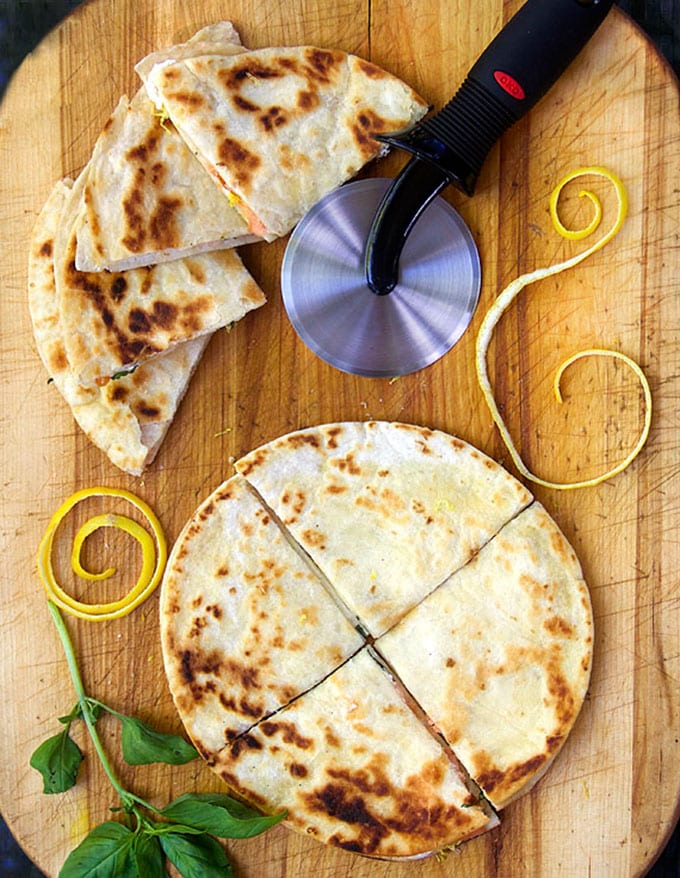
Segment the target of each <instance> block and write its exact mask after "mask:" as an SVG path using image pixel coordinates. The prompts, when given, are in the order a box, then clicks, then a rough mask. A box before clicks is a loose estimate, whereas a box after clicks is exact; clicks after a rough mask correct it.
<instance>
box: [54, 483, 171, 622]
mask: <svg viewBox="0 0 680 878" xmlns="http://www.w3.org/2000/svg"><path fill="white" fill-rule="evenodd" d="M88 497H116V498H119V499H123V500H126V501H127V502H128V503H131V504H132V505H133V506H134V507H135V508H137V509H138V510H139V511H140V512H141V513H142V514H143V515H144V517H145V518H146V520H147V522H148V524H149V525H150V527H151V530H152V532H153V535H152V534H150V533H149V531H148V530H147V529H146V528H145V527H143V526H142V525H141V524H140V523H139V522H137V521H135V520H134V519H131V518H128V517H127V516H125V515H118V514H115V513H104V514H102V515H96V516H94V517H92V518H89V519H88V520H87V521H86V522H85V523H84V524H83V525H82V526H81V527H80V528H79V530H78V532H77V533H76V536H75V538H74V542H73V549H72V552H71V566H72V568H73V571H74V573H75V574H76V575H77V576H79V577H81V578H83V579H86V580H89V581H94V580H103V579H108V578H109V577H110V576H112V575H113V574H114V573H115V568H113V567H109V568H107V569H106V570H103V571H101V572H100V573H92V572H91V571H89V570H86V569H85V568H84V567H83V564H82V561H81V554H82V548H83V545H84V543H85V540H86V539H87V537H88V536H90V534H93V533H94V532H95V531H96V530H99V529H100V528H102V527H117V528H120V529H121V530H123V531H125V532H126V533H128V534H130V536H132V537H133V538H134V539H136V540H137V542H138V543H139V544H140V546H141V549H142V569H141V571H140V573H139V576H138V578H137V582H136V583H135V585H134V586H133V588H132V589H130V591H129V592H128V593H127V594H126V595H125V596H124V597H123V598H121V599H120V600H117V601H110V602H108V603H102V604H86V603H84V602H82V601H78V600H76V599H75V598H74V597H72V596H71V595H69V594H68V593H67V592H66V591H64V589H63V588H62V587H61V586H60V585H59V583H58V582H57V579H56V576H55V573H54V568H53V566H52V546H53V543H54V537H55V534H56V531H57V528H58V527H59V525H60V524H61V522H62V520H63V519H64V518H65V517H66V515H67V514H68V513H69V512H70V511H71V509H73V507H74V506H76V505H77V504H78V503H80V502H81V501H82V500H85V499H86V498H88ZM166 560H167V546H166V542H165V536H164V534H163V530H162V527H161V524H160V522H159V521H158V519H157V517H156V515H155V514H154V512H153V511H152V509H151V508H150V507H149V506H148V505H147V504H146V503H145V502H144V501H143V500H140V499H139V497H137V496H135V495H134V494H132V493H130V492H129V491H125V490H123V489H119V488H84V489H83V490H81V491H76V493H75V494H72V495H71V496H70V497H69V498H68V499H67V500H65V501H64V502H63V503H62V504H61V506H60V507H59V508H58V509H57V511H56V512H55V513H54V515H53V516H52V518H51V519H50V522H49V524H48V526H47V530H46V531H45V534H44V535H43V538H42V540H41V541H40V547H39V549H38V573H39V575H40V578H41V580H42V583H43V585H44V587H45V591H46V592H47V596H48V598H49V599H50V600H51V601H53V603H55V604H56V605H57V606H58V607H59V608H60V609H62V610H64V611H65V612H67V613H71V615H73V616H77V617H78V618H79V619H91V620H94V621H104V620H107V619H118V618H120V617H121V616H125V615H127V614H128V613H130V612H132V610H134V609H135V608H136V607H138V606H139V605H140V604H141V603H142V602H143V601H145V600H146V599H147V598H148V597H149V595H150V594H151V593H152V592H153V591H154V589H155V588H156V587H157V586H158V583H159V582H160V580H161V576H162V575H163V569H164V568H165V562H166Z"/></svg>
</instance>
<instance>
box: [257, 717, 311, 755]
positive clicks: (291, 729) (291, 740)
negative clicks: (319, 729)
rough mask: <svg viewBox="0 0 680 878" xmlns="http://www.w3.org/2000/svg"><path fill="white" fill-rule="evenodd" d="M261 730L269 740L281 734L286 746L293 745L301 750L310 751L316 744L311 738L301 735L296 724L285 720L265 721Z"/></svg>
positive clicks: (261, 725)
mask: <svg viewBox="0 0 680 878" xmlns="http://www.w3.org/2000/svg"><path fill="white" fill-rule="evenodd" d="M260 729H261V730H262V732H263V734H265V735H266V736H267V737H268V738H272V737H273V736H274V735H276V734H279V733H280V734H281V738H282V740H283V743H284V744H293V745H294V746H295V747H298V749H300V750H309V748H310V747H311V746H312V744H313V743H314V742H313V741H312V739H311V738H306V737H305V736H304V735H301V734H300V732H299V731H298V729H297V726H295V724H294V723H289V722H285V721H283V720H265V722H263V723H261V724H260Z"/></svg>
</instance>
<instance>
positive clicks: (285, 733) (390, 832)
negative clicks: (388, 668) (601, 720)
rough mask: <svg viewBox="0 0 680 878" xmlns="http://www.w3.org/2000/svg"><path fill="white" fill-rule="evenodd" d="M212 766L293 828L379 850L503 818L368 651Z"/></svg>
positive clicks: (391, 852) (422, 851) (406, 851)
mask: <svg viewBox="0 0 680 878" xmlns="http://www.w3.org/2000/svg"><path fill="white" fill-rule="evenodd" d="M212 767H213V769H214V770H215V771H216V772H217V773H218V774H220V776H221V777H222V778H223V779H224V780H225V782H226V783H227V785H228V786H229V787H230V788H231V789H232V790H234V791H235V792H236V793H237V794H239V795H241V796H243V797H244V798H245V799H247V800H248V801H249V802H251V803H252V804H253V805H255V806H256V807H259V808H261V809H262V810H264V811H266V812H268V813H274V812H277V811H280V810H281V809H284V808H285V809H287V811H288V817H287V820H286V822H287V824H288V825H289V826H290V827H291V828H293V829H297V830H298V831H300V832H302V833H304V834H305V835H307V836H312V837H313V838H316V839H317V840H318V841H321V842H325V843H327V844H331V845H335V846H337V847H341V848H344V849H345V850H349V851H354V852H355V853H360V854H364V855H366V856H371V857H380V858H387V859H402V858H416V857H421V856H426V855H427V854H429V853H432V852H433V851H435V850H437V849H438V848H441V847H445V846H447V845H452V844H457V843H458V842H460V841H463V840H465V839H467V838H470V837H472V836H473V835H478V834H479V833H481V832H484V831H485V830H487V829H490V828H492V827H493V826H495V825H497V823H498V820H497V818H496V817H495V816H494V815H490V814H489V813H488V811H487V810H486V809H485V808H484V807H481V806H480V805H479V804H477V803H476V802H475V798H474V796H473V795H472V794H471V793H470V792H469V790H468V788H467V786H466V784H465V781H464V779H463V778H462V777H461V775H460V773H459V771H458V768H457V766H456V765H455V763H454V762H453V761H452V760H451V759H450V758H449V756H448V754H447V753H446V751H445V749H444V748H443V747H442V745H441V744H440V743H439V742H438V740H437V739H436V738H435V737H434V736H433V735H432V734H430V732H429V731H428V730H427V729H426V728H425V727H424V726H423V725H422V724H421V723H420V722H419V720H418V719H417V718H416V716H415V715H414V714H413V713H412V712H411V710H410V709H409V708H408V706H407V705H406V704H405V703H404V701H403V700H402V699H401V697H400V694H399V691H398V689H397V688H396V687H395V686H394V685H393V682H392V681H391V680H390V679H389V677H388V676H387V675H386V674H385V673H384V671H383V670H382V669H381V667H380V666H379V665H378V664H377V663H376V662H375V661H374V659H373V657H372V656H371V654H370V652H369V651H368V650H366V649H364V650H362V651H361V652H360V653H358V654H357V655H356V656H354V657H353V658H351V659H350V660H349V661H348V662H347V663H346V664H344V665H343V666H342V667H340V668H339V669H338V670H336V671H335V672H334V673H333V674H331V675H330V676H329V677H328V678H327V679H326V680H324V681H323V682H322V683H321V684H320V685H318V686H317V687H316V688H314V689H313V690H312V691H311V692H308V693H306V694H305V695H302V696H301V697H300V698H299V699H297V700H296V701H294V702H293V703H292V704H290V705H289V707H287V708H286V709H285V710H282V711H281V712H280V713H278V714H276V715H275V716H273V717H271V718H270V719H267V720H264V721H263V722H260V723H259V724H258V725H257V726H255V727H254V728H253V729H251V730H250V731H249V732H248V733H247V734H245V735H243V736H242V737H240V738H237V739H236V740H235V741H234V742H233V743H232V744H230V745H229V746H227V747H225V748H224V749H223V750H221V751H220V752H219V753H218V754H216V756H215V758H214V760H213V764H212Z"/></svg>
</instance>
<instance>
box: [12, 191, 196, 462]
mask: <svg viewBox="0 0 680 878" xmlns="http://www.w3.org/2000/svg"><path fill="white" fill-rule="evenodd" d="M70 186H71V181H60V182H59V183H57V185H56V186H55V187H54V188H53V190H52V192H51V193H50V195H49V197H48V199H47V201H46V203H45V205H44V207H43V209H42V211H41V212H40V215H39V217H38V220H37V221H36V224H35V226H34V229H33V233H32V238H31V246H30V255H29V270H28V276H29V282H28V300H29V308H30V313H31V320H32V324H33V333H34V337H35V341H36V345H37V348H38V353H39V354H40V357H41V359H42V361H43V363H44V365H45V368H46V369H47V372H48V374H49V375H50V377H51V378H52V380H53V381H54V384H55V386H56V387H57V389H58V390H59V392H60V393H61V394H62V396H63V397H64V399H65V400H66V402H67V403H68V405H69V407H70V409H71V411H72V413H73V416H74V418H75V420H76V422H77V423H78V425H79V426H80V427H81V429H82V430H83V431H84V433H85V434H86V435H87V437H88V438H89V439H90V440H91V441H92V442H93V443H94V444H95V445H96V446H97V447H98V448H100V449H101V450H102V451H103V452H104V453H105V454H106V455H107V456H108V457H109V459H110V460H111V462H112V463H113V464H115V466H117V467H119V468H120V469H122V470H124V471H126V472H128V473H130V474H131V475H140V474H141V472H142V470H143V469H144V468H145V467H146V466H148V465H149V464H150V463H151V461H152V460H153V459H154V457H155V455H156V453H157V451H158V449H159V447H160V445H161V443H162V441H163V438H164V437H165V434H166V432H167V430H168V427H169V426H170V423H171V422H172V419H173V417H174V415H175V412H176V410H177V407H178V406H179V404H180V402H181V400H182V398H183V396H184V394H185V391H186V389H187V386H188V384H189V381H190V379H191V376H192V374H193V372H194V369H195V368H196V366H197V365H198V363H199V361H200V358H201V355H202V354H203V350H204V348H205V346H206V344H207V343H208V341H209V338H210V336H207V335H205V336H201V337H200V338H197V339H195V340H194V341H190V342H186V343H185V344H183V345H178V346H177V347H176V348H174V349H173V350H172V351H170V352H168V353H167V354H164V355H163V356H160V357H157V358H156V359H155V360H152V361H150V362H148V363H146V364H145V365H143V366H140V367H139V369H138V370H136V371H135V372H134V373H133V374H131V375H128V376H126V377H121V378H120V379H117V380H115V381H109V382H107V383H106V384H105V385H104V386H102V387H87V388H86V387H83V386H82V385H81V384H79V383H78V380H77V377H76V375H75V374H74V372H73V370H72V369H71V366H70V363H69V361H68V357H67V353H66V344H65V339H64V330H63V326H62V324H61V320H60V314H59V306H58V301H57V292H56V286H55V280H54V259H55V244H54V242H55V238H56V236H57V232H58V229H59V227H60V223H61V222H62V215H63V210H64V207H65V204H66V202H67V200H68V198H69V192H70Z"/></svg>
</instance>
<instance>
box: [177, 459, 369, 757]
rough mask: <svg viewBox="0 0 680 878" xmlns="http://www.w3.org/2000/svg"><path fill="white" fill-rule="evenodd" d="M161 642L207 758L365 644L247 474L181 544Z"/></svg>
mask: <svg viewBox="0 0 680 878" xmlns="http://www.w3.org/2000/svg"><path fill="white" fill-rule="evenodd" d="M161 635H162V642H163V655H164V660H165V668H166V673H167V677H168V680H169V684H170V689H171V691H172V693H173V697H174V699H175V704H176V706H177V709H178V712H179V714H180V716H181V717H182V720H183V722H184V725H185V727H186V729H187V731H188V733H189V735H190V736H191V738H192V740H193V741H194V744H195V745H196V747H197V748H198V749H199V750H200V752H201V753H203V755H204V756H206V758H208V759H210V758H211V756H212V755H213V754H215V753H216V752H217V751H219V750H220V749H221V748H222V747H224V746H225V744H226V743H228V742H230V741H232V740H233V739H234V738H236V737H237V736H238V735H240V734H242V733H243V732H245V731H246V730H247V729H248V728H250V727H251V726H252V725H253V724H254V723H256V722H257V721H258V720H260V719H261V718H262V717H264V716H267V715H269V714H271V713H273V712H274V711H276V710H278V709H279V708H281V707H282V706H284V705H285V704H288V702H289V701H290V700H291V699H293V698H295V697H296V696H298V695H299V694H300V693H301V692H303V691H305V690H306V689H309V688H311V687H312V686H314V685H315V684H316V683H318V682H319V681H320V680H321V679H323V677H325V676H326V675H327V674H329V673H330V672H331V671H333V670H335V668H336V667H337V666H338V665H340V664H341V663H342V662H343V661H345V659H347V658H348V657H349V656H350V655H352V654H353V653H354V652H356V651H357V650H358V649H359V648H360V647H361V646H362V644H363V640H362V638H361V637H360V635H359V634H358V633H357V632H356V631H355V629H354V628H353V626H352V625H351V624H350V623H349V622H348V621H347V619H346V618H345V617H344V616H343V614H342V612H341V610H340V609H339V608H338V607H337V605H336V604H335V602H334V601H333V599H332V598H331V597H330V596H329V595H328V594H327V592H326V591H325V589H324V587H323V585H322V583H321V582H320V581H319V579H318V578H317V577H316V576H315V575H314V573H313V572H312V571H311V570H310V569H309V567H308V566H307V565H306V564H305V562H304V561H303V560H302V559H301V557H300V556H299V554H298V553H297V552H296V550H295V549H294V548H292V547H291V546H290V545H289V543H288V541H287V540H286V537H285V536H284V534H283V532H282V530H281V529H280V528H279V527H278V525H277V524H276V523H275V522H274V521H273V519H272V516H271V514H270V513H269V512H268V511H267V510H266V509H265V508H264V507H263V506H262V504H261V503H260V502H259V500H257V499H256V498H255V496H254V495H253V493H252V492H251V490H250V489H249V487H248V485H247V483H246V482H245V480H244V479H242V478H241V477H240V476H238V475H236V476H233V477H232V478H231V479H229V480H228V481H227V482H225V483H224V484H223V485H221V486H220V487H219V488H218V489H217V490H216V491H215V492H214V493H213V494H212V495H211V496H210V497H209V498H208V499H207V500H206V501H205V502H204V503H203V504H202V505H201V507H200V508H199V509H198V511H197V512H196V514H195V515H194V516H193V517H192V519H191V520H190V521H189V523H188V524H187V525H186V527H185V528H184V530H183V532H182V534H181V536H180V537H179V539H178V541H177V543H176V544H175V547H174V549H173V551H172V554H171V557H170V560H169V562H168V567H167V572H166V574H165V577H164V581H163V585H162V591H161Z"/></svg>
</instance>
